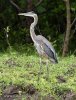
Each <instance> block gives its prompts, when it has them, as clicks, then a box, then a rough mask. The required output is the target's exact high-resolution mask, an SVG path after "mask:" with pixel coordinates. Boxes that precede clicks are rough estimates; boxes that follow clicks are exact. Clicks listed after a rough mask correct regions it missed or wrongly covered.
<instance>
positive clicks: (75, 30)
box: [70, 25, 76, 39]
mask: <svg viewBox="0 0 76 100" xmlns="http://www.w3.org/2000/svg"><path fill="white" fill-rule="evenodd" d="M75 32H76V25H75V29H74V30H73V31H72V34H71V36H70V39H72V38H73V36H74V33H75Z"/></svg>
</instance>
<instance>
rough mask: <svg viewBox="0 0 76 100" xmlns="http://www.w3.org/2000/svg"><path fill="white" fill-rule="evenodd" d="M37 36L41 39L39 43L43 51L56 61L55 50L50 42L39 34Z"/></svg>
mask: <svg viewBox="0 0 76 100" xmlns="http://www.w3.org/2000/svg"><path fill="white" fill-rule="evenodd" d="M38 38H39V40H41V42H40V45H41V48H42V49H43V51H44V52H45V53H46V54H47V55H48V57H49V58H50V59H53V60H55V62H57V57H56V52H55V50H54V48H53V46H52V45H51V43H50V42H49V41H48V40H47V39H46V38H45V37H43V36H41V35H39V36H38Z"/></svg>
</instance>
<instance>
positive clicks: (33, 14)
mask: <svg viewBox="0 0 76 100" xmlns="http://www.w3.org/2000/svg"><path fill="white" fill-rule="evenodd" d="M18 15H23V16H29V17H33V18H34V17H35V16H37V14H35V13H34V12H33V11H31V12H27V13H19V14H18Z"/></svg>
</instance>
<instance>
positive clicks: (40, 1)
mask: <svg viewBox="0 0 76 100" xmlns="http://www.w3.org/2000/svg"><path fill="white" fill-rule="evenodd" d="M42 1H43V0H39V2H38V3H37V4H36V5H35V7H37V6H39V5H40V4H41V3H42Z"/></svg>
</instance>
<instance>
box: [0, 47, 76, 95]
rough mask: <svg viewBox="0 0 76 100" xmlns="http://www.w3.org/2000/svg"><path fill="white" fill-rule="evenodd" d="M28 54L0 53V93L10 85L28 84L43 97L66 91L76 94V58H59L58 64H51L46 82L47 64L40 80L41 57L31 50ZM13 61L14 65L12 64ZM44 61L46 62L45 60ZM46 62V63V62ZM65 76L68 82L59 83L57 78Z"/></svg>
mask: <svg viewBox="0 0 76 100" xmlns="http://www.w3.org/2000/svg"><path fill="white" fill-rule="evenodd" d="M29 51H30V52H31V53H30V54H27V51H26V52H23V53H22V52H21V51H20V52H18V51H16V50H13V51H12V52H11V54H10V53H9V52H5V53H0V92H1V91H2V86H3V85H4V86H7V85H10V84H15V85H22V86H23V87H26V86H27V85H28V84H33V85H34V86H35V87H36V89H38V90H39V92H40V93H41V94H42V95H46V94H49V93H51V94H52V95H54V96H57V97H58V96H59V94H60V93H64V91H68V90H71V91H75V92H76V57H74V55H72V56H69V57H65V58H62V57H58V60H59V63H58V64H51V63H50V62H49V79H48V80H46V74H47V69H46V64H45V63H43V64H42V71H41V72H42V74H41V77H40V80H39V81H37V80H38V72H39V66H40V65H39V56H38V55H37V54H36V53H32V51H31V50H30V49H29V50H28V52H29ZM11 61H13V62H14V63H12V62H11ZM43 61H44V60H43ZM44 62H45V61H44ZM58 76H63V78H64V79H65V80H66V82H59V81H58V79H57V77H58Z"/></svg>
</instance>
